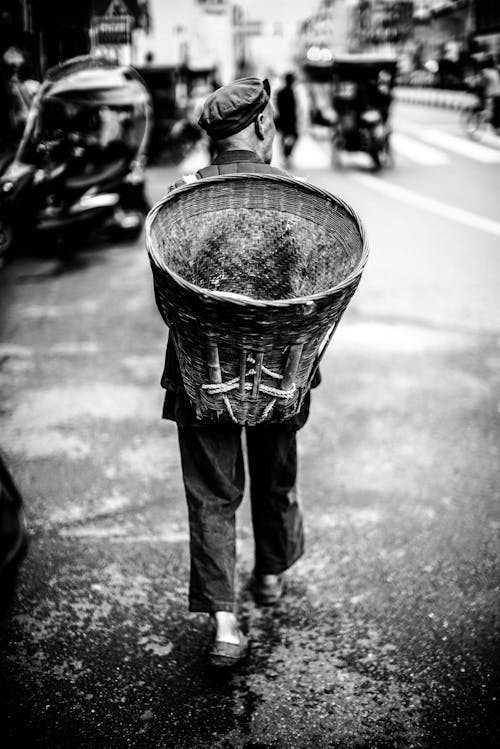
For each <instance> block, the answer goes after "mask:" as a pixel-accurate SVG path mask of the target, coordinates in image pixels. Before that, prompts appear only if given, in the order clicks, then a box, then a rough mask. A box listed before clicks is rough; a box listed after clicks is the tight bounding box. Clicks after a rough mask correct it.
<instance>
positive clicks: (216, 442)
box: [162, 77, 319, 666]
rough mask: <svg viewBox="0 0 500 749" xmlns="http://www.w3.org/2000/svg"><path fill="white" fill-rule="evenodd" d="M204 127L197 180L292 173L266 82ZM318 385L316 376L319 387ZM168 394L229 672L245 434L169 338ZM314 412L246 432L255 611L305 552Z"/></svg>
mask: <svg viewBox="0 0 500 749" xmlns="http://www.w3.org/2000/svg"><path fill="white" fill-rule="evenodd" d="M199 124H200V126H201V127H202V128H203V129H204V130H205V131H206V132H207V134H208V136H209V137H210V138H211V140H212V141H213V144H214V147H215V151H216V153H217V156H216V157H215V159H214V161H213V163H212V165H211V166H209V167H206V168H205V169H202V170H200V172H198V173H197V175H196V176H197V177H198V178H199V179H203V178H204V177H209V176H215V175H218V174H235V173H262V174H285V172H283V171H282V170H280V169H276V168H274V167H272V166H270V162H271V159H272V150H273V140H274V137H275V133H276V129H275V124H274V111H273V107H272V104H271V101H270V89H269V83H268V81H267V80H264V81H261V80H260V79H258V78H254V77H250V78H243V79H239V80H237V81H234V82H233V83H230V84H229V85H227V86H222V87H221V88H219V89H217V90H216V91H215V92H213V93H212V94H210V96H209V97H208V98H207V99H206V101H205V103H204V106H203V111H202V114H201V117H200V120H199ZM186 181H188V180H180V181H179V182H177V183H176V184H175V185H173V186H172V187H171V188H170V189H175V188H176V187H178V186H180V185H182V184H184V183H185V182H186ZM318 382H319V379H318V378H317V379H316V382H315V383H313V384H318ZM162 386H163V387H164V388H165V389H166V391H167V392H166V396H165V403H164V410H163V417H164V418H166V419H171V420H174V421H175V422H176V423H177V427H178V437H179V447H180V453H181V463H182V471H183V480H184V487H185V492H186V499H187V503H188V511H189V526H190V555H191V576H190V588H189V609H190V611H203V612H207V613H209V614H210V615H211V617H212V620H213V624H214V630H215V631H214V640H213V643H212V646H211V650H210V663H211V664H212V665H214V666H232V665H234V664H235V663H237V662H238V661H240V660H241V659H242V658H243V657H244V656H245V655H246V652H247V647H248V642H247V638H246V637H245V636H244V635H243V633H242V632H241V630H240V628H239V626H238V622H237V618H236V614H235V513H236V510H237V508H238V506H239V505H240V503H241V500H242V498H243V489H244V480H245V476H244V463H243V454H242V445H241V427H239V426H238V425H236V424H233V423H230V422H220V423H213V422H211V421H210V420H203V419H198V418H197V417H196V414H195V412H194V410H193V408H192V407H191V405H190V403H189V400H188V397H187V395H186V392H185V390H184V387H183V384H182V377H181V373H180V369H179V363H178V360H177V356H176V353H175V348H174V345H173V343H172V340H171V338H170V337H169V341H168V345H167V353H166V361H165V369H164V373H163V377H162ZM308 413H309V395H308V396H306V398H305V400H304V404H303V406H302V409H301V411H300V412H299V413H298V414H297V415H296V416H295V417H294V418H292V419H290V420H288V421H287V422H284V423H282V424H278V423H274V424H273V423H265V424H262V425H258V426H254V427H248V428H247V429H246V439H247V451H248V463H249V471H250V482H251V505H252V508H251V509H252V523H253V529H254V538H255V568H254V573H253V581H252V590H253V594H254V597H255V600H256V602H257V603H258V604H262V605H270V604H273V603H275V602H277V601H278V600H279V598H280V596H281V594H282V592H283V573H284V572H285V570H287V569H288V568H289V567H290V566H291V565H292V564H293V563H294V562H295V561H296V560H297V559H298V558H299V557H300V556H301V555H302V553H303V549H304V539H303V527H302V515H301V510H300V506H299V501H298V495H297V488H296V479H297V450H296V432H297V430H298V429H299V428H300V427H302V426H303V425H304V423H305V421H306V419H307V417H308Z"/></svg>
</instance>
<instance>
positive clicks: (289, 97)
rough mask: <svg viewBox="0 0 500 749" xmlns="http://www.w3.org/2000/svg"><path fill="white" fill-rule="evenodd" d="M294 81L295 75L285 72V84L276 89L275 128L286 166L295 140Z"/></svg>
mask: <svg viewBox="0 0 500 749" xmlns="http://www.w3.org/2000/svg"><path fill="white" fill-rule="evenodd" d="M294 82H295V76H294V75H293V73H287V74H286V76H285V85H284V87H283V88H282V89H280V90H279V91H278V96H277V100H276V104H277V108H278V118H277V128H278V130H279V132H280V134H281V147H282V151H283V156H284V158H285V164H286V165H287V166H288V164H289V163H290V157H291V155H292V152H293V149H294V147H295V143H296V142H297V103H296V100H295V93H294V90H293V84H294Z"/></svg>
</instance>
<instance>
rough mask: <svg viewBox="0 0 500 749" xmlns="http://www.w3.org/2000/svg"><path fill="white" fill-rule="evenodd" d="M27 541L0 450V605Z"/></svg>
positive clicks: (16, 492)
mask: <svg viewBox="0 0 500 749" xmlns="http://www.w3.org/2000/svg"><path fill="white" fill-rule="evenodd" d="M26 545H27V533H26V523H25V519H24V510H23V501H22V498H21V494H20V493H19V490H18V488H17V486H16V485H15V483H14V481H13V479H12V476H11V475H10V472H9V470H8V469H7V465H6V463H5V461H4V459H3V457H2V455H1V453H0V607H1V608H2V609H3V607H4V605H5V604H6V603H7V597H8V596H7V594H8V593H10V587H11V583H12V580H13V577H14V576H15V572H16V570H17V566H18V563H19V562H20V560H21V559H22V556H23V553H24V551H25V549H26Z"/></svg>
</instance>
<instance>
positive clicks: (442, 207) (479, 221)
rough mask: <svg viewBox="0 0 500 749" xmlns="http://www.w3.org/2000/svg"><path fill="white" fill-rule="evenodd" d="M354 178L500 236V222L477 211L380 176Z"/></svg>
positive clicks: (410, 202) (409, 202)
mask: <svg viewBox="0 0 500 749" xmlns="http://www.w3.org/2000/svg"><path fill="white" fill-rule="evenodd" d="M352 179H354V180H355V181H356V182H359V183H360V184H362V185H365V186H366V187H369V188H370V189H372V190H377V191H378V192H382V193H384V194H385V195H389V196H390V197H391V198H395V199H396V200H401V201H402V202H403V203H408V204H409V205H414V206H417V207H418V208H423V209H424V210H426V211H430V212H431V213H435V214H437V215H438V216H441V217H442V218H448V219H451V220H452V221H456V222H458V223H459V224H464V225H465V226H470V227H472V228H473V229H479V231H484V232H487V233H488V234H494V235H495V236H497V237H500V223H499V222H498V221H493V220H492V219H489V218H485V217H484V216H478V215H477V214H476V213H471V212H470V211H465V210H464V209H463V208H455V206H452V205H447V204H446V203H441V201H440V200H434V198H427V197H425V196H424V195H419V194H418V193H416V192H413V191H412V190H407V189H406V187H400V186H399V185H394V184H392V183H391V182H384V181H383V180H381V179H379V178H378V177H371V176H370V175H368V174H353V175H352Z"/></svg>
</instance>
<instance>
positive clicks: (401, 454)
mask: <svg viewBox="0 0 500 749" xmlns="http://www.w3.org/2000/svg"><path fill="white" fill-rule="evenodd" d="M394 151H395V165H394V168H393V169H391V170H389V171H387V172H384V173H382V174H373V173H372V172H371V171H370V170H369V168H368V166H369V165H368V164H367V163H366V162H364V161H363V159H362V157H356V156H353V155H349V156H346V158H345V159H344V162H345V163H344V166H343V169H342V170H340V171H335V172H332V170H331V169H330V167H329V153H328V143H327V142H326V141H324V140H323V141H322V140H321V139H318V138H316V139H315V138H314V137H312V135H311V134H308V135H304V136H303V138H302V139H301V141H300V142H299V144H298V147H297V150H296V153H295V162H294V165H293V169H292V172H293V173H294V174H297V176H302V177H307V178H308V179H310V180H311V181H312V182H314V183H316V184H318V185H320V186H322V187H324V188H326V189H328V190H330V191H331V192H333V193H335V194H338V195H340V196H341V197H342V198H344V199H345V200H347V201H348V202H349V203H351V205H353V207H354V208H355V209H356V210H357V212H358V213H359V215H360V216H361V218H362V220H363V222H364V223H365V225H366V229H367V234H368V239H369V243H370V247H371V253H370V258H369V261H368V264H367V267H366V270H365V273H364V275H363V279H362V281H361V284H360V287H359V289H358V291H357V293H356V296H355V297H354V300H353V301H352V303H351V305H350V307H349V308H348V310H347V312H346V314H345V316H344V318H343V320H342V323H341V325H340V326H339V329H338V330H337V332H336V333H335V337H334V341H333V343H332V345H331V347H330V348H329V349H328V352H327V354H326V356H325V360H324V364H323V367H322V372H323V382H322V385H321V386H320V388H318V389H317V390H316V391H315V392H314V396H313V405H312V411H311V417H310V419H309V422H308V424H307V425H306V427H305V428H304V429H303V430H302V432H301V433H300V437H299V451H300V462H301V474H300V486H301V493H302V501H303V505H304V513H305V518H306V532H307V549H306V554H305V556H304V558H303V559H302V560H300V561H299V563H298V564H297V565H296V566H295V567H294V568H293V570H292V571H291V572H290V574H289V581H288V590H287V594H286V596H285V598H284V599H283V602H282V603H281V604H280V606H279V607H277V608H276V610H273V611H267V610H266V611H261V610H259V609H256V608H255V607H254V606H253V604H252V602H251V600H250V599H249V598H248V595H247V594H246V593H245V589H244V587H245V583H246V582H247V581H248V577H249V574H250V571H251V569H252V552H253V547H252V536H251V525H250V517H249V512H248V503H244V506H243V507H242V510H241V514H240V517H239V530H238V555H239V556H238V558H239V562H238V574H239V580H240V583H241V590H242V592H241V598H240V602H239V606H240V613H241V617H242V621H243V626H244V628H245V629H246V630H247V631H248V632H249V634H250V637H251V642H252V649H251V654H250V657H249V660H248V662H247V663H246V664H245V665H244V666H242V667H241V668H240V669H238V670H237V671H236V672H235V673H234V674H232V675H229V676H227V677H225V678H221V677H217V676H214V675H213V674H211V673H210V672H209V671H207V669H206V667H205V665H204V649H205V647H206V643H207V636H208V634H207V628H206V622H205V619H204V617H203V616H201V615H195V614H189V613H188V612H187V606H186V593H187V579H188V565H189V556H188V536H187V514H186V509H185V505H184V499H183V492H182V483H181V474H180V467H179V460H178V455H177V447H176V434H175V428H174V426H173V425H171V424H167V423H165V422H162V421H161V420H160V419H159V414H160V410H161V391H160V388H159V385H158V380H159V375H160V372H161V367H162V359H163V352H164V344H165V338H166V330H165V328H164V325H163V323H162V321H161V319H160V318H159V315H158V313H157V311H156V309H155V306H154V301H153V298H152V288H151V278H150V270H149V267H148V264H147V259H146V255H145V250H144V243H143V240H140V241H138V242H137V243H136V244H133V245H132V244H130V245H121V246H114V247H111V248H103V247H99V246H97V247H88V248H87V249H85V250H84V251H82V252H81V265H80V267H78V268H74V269H72V270H71V271H69V270H68V272H66V273H61V272H59V270H60V269H58V268H57V266H56V263H55V261H53V260H51V259H50V258H49V259H47V258H45V259H44V258H37V257H25V258H20V259H19V260H17V261H16V262H14V263H13V264H11V265H10V266H8V267H7V268H5V269H4V271H3V274H2V276H1V278H0V299H1V305H2V326H1V339H0V367H1V368H0V382H1V386H2V391H3V410H2V413H1V415H0V419H1V422H0V424H1V434H2V438H1V442H2V447H3V449H4V451H5V452H6V454H7V456H8V458H9V460H10V463H11V465H12V468H13V472H14V475H15V477H16V479H17V482H18V484H19V485H20V487H21V489H22V491H23V494H24V496H25V499H26V507H27V514H28V520H29V527H30V535H31V543H30V548H29V553H28V556H27V558H26V559H25V561H24V563H23V565H22V567H21V570H20V575H19V580H18V587H17V594H16V597H15V600H14V601H13V604H12V608H11V610H10V612H9V614H8V616H6V618H5V621H4V627H3V637H2V643H1V650H2V653H3V656H4V668H3V675H2V687H3V691H4V700H3V702H4V707H3V710H4V716H3V720H2V725H3V734H4V736H5V740H6V741H7V744H5V743H4V744H3V745H4V746H8V747H17V746H30V747H38V746H40V747H50V749H56V748H59V747H69V746H71V747H106V749H108V748H110V747H113V748H114V747H117V748H120V749H121V747H148V749H152V748H153V747H165V748H166V749H167V748H168V749H171V748H172V749H173V748H175V749H202V748H203V749H205V748H206V749H226V748H230V747H234V748H236V747H246V748H248V749H250V748H253V749H255V748H256V747H261V748H262V749H265V748H266V747H269V749H271V748H273V749H306V748H309V747H315V749H326V748H327V747H328V748H332V747H335V748H338V749H351V747H352V748H354V747H357V748H359V747H366V749H388V748H401V749H406V748H409V747H412V748H415V749H417V748H418V749H445V748H449V749H452V748H453V749H459V748H460V749H462V748H463V749H466V748H467V749H471V748H477V749H488V748H490V747H491V748H492V747H494V746H495V747H496V746H497V745H498V742H499V739H500V731H499V725H498V718H497V712H498V703H497V700H498V685H499V659H498V654H499V634H500V625H499V618H498V612H499V608H500V607H499V605H498V604H499V596H498V593H499V576H498V569H499V567H498V561H499V560H498V555H499V545H498V536H499V530H500V513H499V504H498V499H499V477H498V462H499V449H500V445H499V439H498V434H499V419H500V407H499V391H500V388H499V385H500V310H499V304H498V288H499V286H500V254H499V249H500V246H499V235H500V215H499V214H500V212H499V209H498V194H499V192H500V143H499V142H497V141H496V140H495V139H494V138H490V139H489V140H488V141H487V142H486V143H484V144H480V145H475V144H472V143H471V142H470V141H467V140H466V139H465V138H464V137H463V135H462V134H461V132H460V128H459V123H458V115H457V113H456V112H450V111H444V110H440V109H432V108H425V107H416V106H411V105H406V106H405V105H402V104H401V105H398V106H397V107H396V109H395V112H394ZM204 158H205V156H204V152H203V151H201V150H198V151H195V152H194V153H193V154H192V155H190V157H189V158H188V160H187V161H186V162H185V163H184V164H182V165H181V167H179V169H172V168H169V169H166V168H163V167H155V168H153V169H151V170H150V182H149V184H150V188H149V189H150V196H151V198H152V200H158V199H159V198H160V197H161V195H162V194H163V193H164V191H165V188H166V186H167V185H168V184H169V183H170V182H171V181H173V180H174V179H175V178H176V177H177V175H178V174H179V173H188V172H190V171H191V170H192V169H194V168H197V167H198V166H201V165H202V163H203V161H204Z"/></svg>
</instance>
